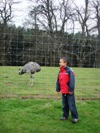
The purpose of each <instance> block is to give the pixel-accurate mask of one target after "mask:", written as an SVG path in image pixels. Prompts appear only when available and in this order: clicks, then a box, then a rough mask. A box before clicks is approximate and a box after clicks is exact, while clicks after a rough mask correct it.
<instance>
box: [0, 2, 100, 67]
mask: <svg viewBox="0 0 100 133" xmlns="http://www.w3.org/2000/svg"><path fill="white" fill-rule="evenodd" d="M30 2H31V3H32V4H31V6H30V8H29V10H28V16H29V19H27V20H25V22H24V26H21V27H16V26H15V25H14V24H13V23H12V22H11V20H12V18H13V10H12V9H13V6H14V5H15V4H19V2H17V0H16V1H14V0H8V1H7V0H5V1H2V4H1V6H0V65H13V66H16V65H17V66H18V65H24V64H25V63H26V62H28V61H36V62H38V63H39V64H40V65H43V66H57V65H58V59H59V57H61V56H66V57H67V58H68V59H69V61H70V65H71V66H77V67H100V1H99V0H91V1H89V0H84V5H83V6H82V7H81V8H79V7H78V6H77V5H76V4H75V3H74V2H73V1H69V0H60V2H59V3H58V4H57V5H55V3H53V1H52V0H34V1H33V0H30ZM34 2H37V3H36V4H34ZM72 5H73V6H72ZM92 10H93V14H92ZM78 26H79V29H77V27H78ZM29 27H30V28H29Z"/></svg>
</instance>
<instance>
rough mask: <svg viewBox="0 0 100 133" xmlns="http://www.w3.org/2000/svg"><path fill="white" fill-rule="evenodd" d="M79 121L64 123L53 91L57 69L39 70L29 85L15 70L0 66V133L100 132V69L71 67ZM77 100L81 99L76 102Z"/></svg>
mask: <svg viewBox="0 0 100 133" xmlns="http://www.w3.org/2000/svg"><path fill="white" fill-rule="evenodd" d="M73 70H74V71H75V73H76V89H75V90H76V91H75V95H76V103H77V108H78V112H79V122H78V123H77V124H72V123H71V116H70V117H69V119H68V120H67V121H65V122H62V121H60V120H59V118H60V117H61V115H62V107H61V96H58V95H57V94H56V92H55V82H56V78H57V73H58V71H59V68H57V67H42V71H41V72H40V73H37V74H36V75H35V79H34V85H33V86H32V87H30V86H28V82H29V75H27V74H25V75H22V76H20V75H18V67H0V133H47V132H48V133H63V132H64V133H90V132H91V133H100V101H99V99H100V69H95V68H73ZM79 99H80V100H79Z"/></svg>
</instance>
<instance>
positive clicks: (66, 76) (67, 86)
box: [56, 67, 75, 94]
mask: <svg viewBox="0 0 100 133" xmlns="http://www.w3.org/2000/svg"><path fill="white" fill-rule="evenodd" d="M74 76H75V75H74V72H73V71H72V70H71V68H69V67H61V68H60V72H59V74H58V79H57V84H56V91H57V92H61V93H62V94H68V93H69V91H70V92H73V90H74V87H75V78H74Z"/></svg>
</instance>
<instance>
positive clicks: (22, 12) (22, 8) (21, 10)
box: [13, 0, 84, 26]
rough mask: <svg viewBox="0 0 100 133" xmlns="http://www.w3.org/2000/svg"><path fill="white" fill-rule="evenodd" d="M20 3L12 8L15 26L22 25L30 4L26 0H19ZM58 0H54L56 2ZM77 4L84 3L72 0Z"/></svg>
mask: <svg viewBox="0 0 100 133" xmlns="http://www.w3.org/2000/svg"><path fill="white" fill-rule="evenodd" d="M20 1H21V3H20V4H17V5H15V7H14V9H15V10H16V11H15V12H14V19H13V23H15V25H16V26H20V25H23V23H24V21H25V19H27V18H28V8H29V6H30V4H31V3H30V2H28V0H20ZM58 1H60V0H55V2H56V3H57V2H58ZM73 1H74V2H75V3H76V4H77V5H79V6H82V4H83V3H84V0H73Z"/></svg>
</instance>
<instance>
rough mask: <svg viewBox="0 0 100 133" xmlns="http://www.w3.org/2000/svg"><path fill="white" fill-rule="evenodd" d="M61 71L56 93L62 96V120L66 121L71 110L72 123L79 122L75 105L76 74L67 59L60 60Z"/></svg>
mask: <svg viewBox="0 0 100 133" xmlns="http://www.w3.org/2000/svg"><path fill="white" fill-rule="evenodd" d="M59 66H60V71H59V74H58V79H57V83H56V91H57V92H58V94H60V93H61V94H62V109H63V116H62V118H61V120H66V119H67V118H68V116H69V110H70V111H71V115H72V122H73V123H77V122H78V112H77V109H76V105H75V97H74V88H75V74H74V72H73V71H72V69H71V68H70V67H68V61H67V59H66V58H65V57H62V58H60V60H59Z"/></svg>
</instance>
